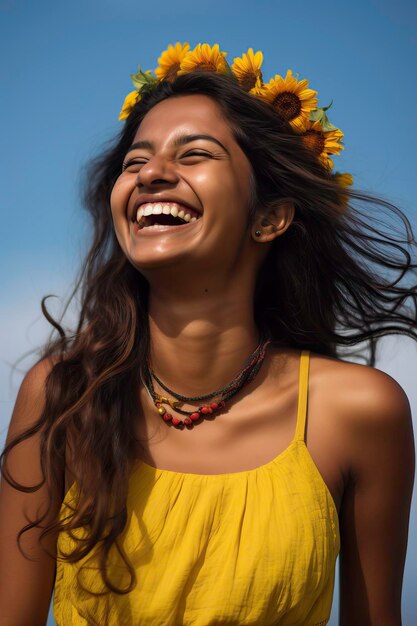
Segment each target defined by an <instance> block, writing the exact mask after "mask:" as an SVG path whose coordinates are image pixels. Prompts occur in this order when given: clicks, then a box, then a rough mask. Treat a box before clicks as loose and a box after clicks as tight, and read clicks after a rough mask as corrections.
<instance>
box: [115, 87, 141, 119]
mask: <svg viewBox="0 0 417 626" xmlns="http://www.w3.org/2000/svg"><path fill="white" fill-rule="evenodd" d="M139 100H140V93H139V91H137V89H135V90H134V91H131V92H130V93H128V94H127V96H126V98H125V100H124V102H123V106H122V108H121V111H120V113H119V120H120V121H121V120H125V119H126V118H127V117H129V115H130V113H131V111H132V109H133V107H134V106H135V104H136V103H137V102H139Z"/></svg>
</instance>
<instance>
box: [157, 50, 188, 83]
mask: <svg viewBox="0 0 417 626" xmlns="http://www.w3.org/2000/svg"><path fill="white" fill-rule="evenodd" d="M189 49H190V44H188V43H183V44H181V43H180V42H179V41H177V43H176V44H175V46H173V45H172V44H169V45H168V48H167V49H166V50H164V52H162V54H161V56H160V57H159V59H158V63H159V66H158V67H157V68H156V70H155V75H156V77H157V78H158V79H159V80H167V81H173V80H174V79H175V77H176V75H177V72H178V70H179V69H180V65H181V63H182V61H183V59H184V57H185V56H186V54H187V53H188V51H189Z"/></svg>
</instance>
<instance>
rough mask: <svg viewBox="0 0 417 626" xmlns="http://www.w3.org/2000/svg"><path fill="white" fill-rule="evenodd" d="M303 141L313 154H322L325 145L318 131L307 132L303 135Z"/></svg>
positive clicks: (322, 135) (322, 136)
mask: <svg viewBox="0 0 417 626" xmlns="http://www.w3.org/2000/svg"><path fill="white" fill-rule="evenodd" d="M303 141H304V143H305V145H306V146H307V148H308V149H309V150H311V151H312V152H314V153H315V154H322V152H324V148H325V145H326V142H325V139H324V133H322V132H320V131H319V130H307V131H306V132H305V133H304V135H303Z"/></svg>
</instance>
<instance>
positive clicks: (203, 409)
mask: <svg viewBox="0 0 417 626" xmlns="http://www.w3.org/2000/svg"><path fill="white" fill-rule="evenodd" d="M200 413H202V414H203V415H207V413H212V410H211V409H210V407H208V406H202V407H201V409H200Z"/></svg>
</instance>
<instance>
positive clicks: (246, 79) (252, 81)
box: [240, 74, 257, 91]
mask: <svg viewBox="0 0 417 626" xmlns="http://www.w3.org/2000/svg"><path fill="white" fill-rule="evenodd" d="M256 78H257V77H256V74H245V75H244V76H243V78H242V80H241V81H240V86H241V87H242V89H243V90H244V91H250V90H251V89H253V87H255V85H256Z"/></svg>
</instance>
